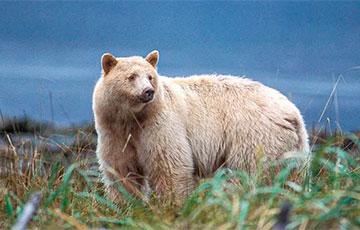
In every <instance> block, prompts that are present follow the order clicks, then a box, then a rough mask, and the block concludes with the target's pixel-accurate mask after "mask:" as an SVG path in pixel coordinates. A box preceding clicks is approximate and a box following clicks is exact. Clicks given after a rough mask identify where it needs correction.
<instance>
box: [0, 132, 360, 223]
mask: <svg viewBox="0 0 360 230" xmlns="http://www.w3.org/2000/svg"><path fill="white" fill-rule="evenodd" d="M7 131H8V130H7ZM34 133H35V136H34V138H33V139H31V140H29V139H26V138H22V137H20V138H18V140H17V141H13V140H14V138H13V137H15V136H16V133H9V132H3V133H2V134H3V137H2V138H3V143H7V144H6V146H5V145H3V146H2V147H1V149H0V166H1V167H0V168H1V172H0V181H1V183H0V226H1V228H9V227H11V226H12V225H13V224H14V223H15V222H16V219H17V218H18V217H19V216H20V215H21V212H22V209H23V207H24V203H25V202H26V201H27V200H28V199H29V197H30V196H31V195H32V194H35V193H40V194H41V195H42V202H41V204H40V208H39V210H38V212H37V214H36V216H35V217H34V218H33V220H32V222H31V225H30V228H37V229H43V228H45V229H47V228H51V229H54V228H58V229H68V228H70V229H89V228H120V227H121V228H123V229H245V228H247V229H271V228H272V227H273V226H274V225H275V224H276V222H277V221H278V213H279V210H280V209H279V207H281V206H282V205H283V204H284V203H289V204H291V206H292V209H291V211H290V214H291V215H290V219H289V220H288V221H287V222H288V225H287V228H288V229H316V228H319V229H339V228H341V229H354V228H359V227H360V218H359V216H360V186H359V185H360V170H359V169H360V166H359V150H360V142H359V137H358V136H356V135H358V134H347V135H344V134H343V135H339V134H337V135H336V136H328V135H326V134H324V133H322V134H321V135H318V137H317V138H316V139H317V143H314V149H313V154H312V156H311V159H310V167H308V168H307V169H306V170H300V169H298V164H297V160H298V159H297V158H296V157H294V158H291V159H288V160H286V161H285V162H278V163H275V162H274V164H273V165H272V168H273V170H270V173H268V174H264V173H263V172H262V170H261V164H260V165H259V170H258V172H257V173H256V176H254V175H253V176H251V175H248V174H247V173H245V172H238V171H229V170H226V169H224V170H220V171H218V172H217V173H216V175H215V176H214V177H213V178H211V179H205V180H203V181H202V182H201V184H200V185H199V186H198V187H197V189H196V190H195V191H194V192H193V194H192V195H191V197H189V198H188V199H186V200H185V201H184V202H183V203H182V204H177V205H176V204H172V203H164V202H161V201H159V200H157V199H155V198H153V199H151V200H150V201H149V202H148V203H142V202H140V201H138V200H134V199H131V198H129V200H128V201H127V202H125V203H112V202H110V201H108V200H107V199H106V197H105V196H104V192H103V183H102V182H101V180H100V175H99V172H98V171H97V164H96V160H95V157H94V148H95V143H94V136H95V134H94V131H93V128H92V127H91V126H90V127H86V128H79V129H70V130H66V129H63V130H61V131H57V132H56V134H54V133H49V134H47V136H46V137H43V133H42V135H41V136H40V135H38V134H37V133H36V131H35V132H34ZM59 133H60V134H59ZM58 135H65V136H69V135H72V136H73V139H72V140H73V143H70V144H58V143H54V142H53V141H52V140H53V138H54V137H57V136H58ZM15 139H16V138H15ZM312 140H315V138H314V137H312ZM264 160H266V159H264ZM4 169H6V170H4ZM287 207H289V206H287Z"/></svg>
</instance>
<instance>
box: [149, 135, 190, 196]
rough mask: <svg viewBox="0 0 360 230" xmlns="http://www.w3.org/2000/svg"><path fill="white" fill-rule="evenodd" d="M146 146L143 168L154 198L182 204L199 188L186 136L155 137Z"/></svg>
mask: <svg viewBox="0 0 360 230" xmlns="http://www.w3.org/2000/svg"><path fill="white" fill-rule="evenodd" d="M156 137H157V138H154V139H151V140H153V141H152V142H151V143H149V144H148V145H147V149H146V150H144V151H145V152H147V154H145V156H146V157H145V158H143V159H144V162H143V165H144V168H145V173H146V174H147V175H148V179H149V183H150V187H151V188H152V190H153V193H154V194H155V196H158V197H160V198H162V199H171V200H174V199H175V200H181V199H183V198H186V197H187V196H189V195H190V193H191V192H192V191H193V190H194V188H195V186H196V180H195V176H194V162H193V157H192V152H191V149H190V146H189V144H188V142H187V140H186V138H185V136H181V135H180V136H179V135H178V136H169V135H162V134H161V133H157V134H156Z"/></svg>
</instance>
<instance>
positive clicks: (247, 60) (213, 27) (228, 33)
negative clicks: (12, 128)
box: [0, 2, 360, 131]
mask: <svg viewBox="0 0 360 230" xmlns="http://www.w3.org/2000/svg"><path fill="white" fill-rule="evenodd" d="M0 15H1V16H0V23H1V25H2V26H1V28H0V89H1V94H0V110H1V113H2V114H3V115H5V116H18V117H19V116H23V115H24V114H26V115H27V116H30V117H33V118H35V119H39V120H40V119H41V120H47V121H50V120H54V121H55V122H56V124H57V125H59V126H63V125H69V124H79V123H88V122H90V121H91V120H92V111H91V95H92V91H93V87H94V85H95V83H96V80H97V79H98V77H99V76H100V71H101V68H100V57H101V55H102V54H103V53H104V52H111V53H113V54H114V55H115V56H129V55H142V56H145V55H146V54H147V53H148V52H150V51H151V50H153V49H158V50H159V51H160V63H159V72H160V74H163V75H167V76H186V75H190V74H202V73H219V74H233V75H238V76H241V75H246V76H248V77H250V78H252V79H254V80H258V81H261V82H263V83H265V84H266V85H269V86H271V87H273V88H276V89H278V90H280V91H281V92H282V93H283V94H285V95H286V96H289V97H290V98H291V100H292V101H293V102H294V103H295V104H296V105H297V106H298V107H299V109H300V110H301V112H302V114H303V115H304V118H305V121H306V123H307V125H308V126H309V127H311V125H312V124H313V122H315V123H317V122H318V120H319V117H320V115H321V114H322V112H323V109H324V107H325V105H326V103H327V101H328V99H329V96H330V94H331V92H332V89H333V86H334V84H335V82H336V80H337V78H338V77H339V75H340V74H341V75H342V76H343V79H344V80H343V79H341V80H340V81H339V84H338V87H337V90H336V93H334V94H333V97H332V98H330V99H331V100H330V101H329V103H328V107H327V109H326V111H325V112H324V116H323V118H322V120H321V121H320V124H321V125H324V122H325V121H326V120H327V118H329V119H328V120H329V121H330V123H331V126H332V127H333V128H334V127H337V126H340V127H341V128H342V129H343V130H346V131H350V130H355V129H360V115H359V114H360V70H359V69H356V68H355V69H352V70H350V69H351V68H352V67H358V66H360V52H359V51H360V4H359V3H358V2H348V3H346V2H342V3H340V2H322V3H313V2H302V3H290V2H288V3H286V2H275V3H267V2H257V3H250V2H229V3H219V2H197V3H191V2H155V3H145V2H137V3H131V2H122V3H120V2H117V3H112V2H89V3H76V2H66V3H55V2H37V3H27V2H14V3H12V2H7V3H6V2H4V3H0ZM15 19H16V20H15ZM337 122H338V124H337Z"/></svg>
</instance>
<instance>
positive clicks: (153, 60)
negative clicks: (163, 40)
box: [145, 50, 159, 69]
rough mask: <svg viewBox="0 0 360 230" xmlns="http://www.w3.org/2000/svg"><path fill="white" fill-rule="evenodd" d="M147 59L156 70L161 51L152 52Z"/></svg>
mask: <svg viewBox="0 0 360 230" xmlns="http://www.w3.org/2000/svg"><path fill="white" fill-rule="evenodd" d="M145 59H146V61H148V62H149V63H150V64H151V65H152V66H153V67H154V68H155V69H156V65H157V63H158V60H159V51H157V50H154V51H151V53H149V54H148V55H147V56H146V58H145Z"/></svg>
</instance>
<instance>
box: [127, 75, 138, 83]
mask: <svg viewBox="0 0 360 230" xmlns="http://www.w3.org/2000/svg"><path fill="white" fill-rule="evenodd" d="M135 77H136V75H135V74H133V75H130V77H128V79H129V81H133V80H135Z"/></svg>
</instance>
